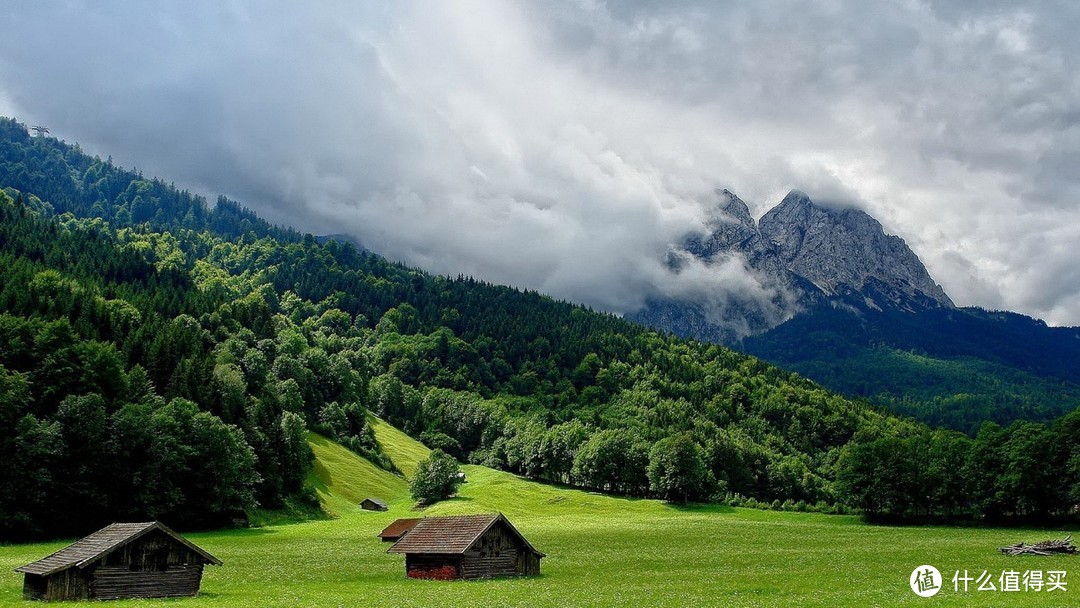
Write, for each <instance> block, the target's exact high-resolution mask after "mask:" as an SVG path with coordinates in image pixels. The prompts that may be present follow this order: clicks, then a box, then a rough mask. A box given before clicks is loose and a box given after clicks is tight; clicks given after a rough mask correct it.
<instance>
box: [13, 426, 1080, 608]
mask: <svg viewBox="0 0 1080 608" xmlns="http://www.w3.org/2000/svg"><path fill="white" fill-rule="evenodd" d="M376 435H377V437H378V440H379V442H380V444H381V445H382V446H383V448H384V449H385V450H386V451H387V453H388V454H390V455H391V456H392V457H393V458H394V462H395V464H396V466H397V467H398V468H399V469H401V470H402V471H406V472H409V471H412V470H415V466H416V462H417V461H418V460H419V459H420V458H422V457H423V456H424V455H426V453H427V450H426V448H424V446H422V445H420V444H418V443H416V442H414V441H412V440H411V439H409V438H408V437H407V436H405V435H403V434H401V433H400V432H398V431H397V430H395V429H393V428H392V427H390V426H388V425H385V424H383V423H377V427H376ZM310 441H311V445H312V448H313V449H314V451H315V454H316V456H317V459H318V461H317V466H316V469H315V471H314V472H313V477H314V479H313V480H314V481H315V482H316V485H317V488H318V491H319V495H320V497H321V499H322V500H323V501H324V504H325V505H326V506H327V508H328V510H330V511H331V512H332V513H333V514H334V515H335V516H336V517H335V518H334V519H328V520H321V521H310V522H305V523H299V524H289V525H278V526H269V527H265V528H259V529H249V530H231V531H224V532H210V533H197V534H190V535H188V536H189V538H191V539H192V540H194V541H195V542H196V543H198V544H199V545H201V546H202V547H204V548H205V549H207V550H208V551H210V552H211V553H213V554H214V555H216V556H217V557H219V558H220V559H221V560H222V561H224V563H225V565H224V566H222V567H220V568H215V567H208V568H207V573H206V576H205V577H204V580H203V591H202V594H201V595H200V596H199V597H198V598H193V599H187V598H185V599H178V600H149V601H148V600H139V601H118V602H110V603H109V604H108V605H109V606H117V607H118V608H119V607H126V606H140V607H150V606H171V607H174V608H175V607H178V606H183V607H191V608H197V607H201V606H221V607H231V606H241V607H242V606H260V607H261V606H282V607H298V606H386V607H396V606H417V607H421V606H422V607H436V606H448V607H454V606H478V607H479V606H484V607H487V608H490V607H494V606H530V607H538V606H679V607H692V606H778V607H779V606H783V607H788V606H828V607H830V608H831V607H836V606H906V605H910V606H917V605H931V604H932V605H935V606H1076V605H1080V557H1072V556H1060V557H1049V558H1006V557H1004V556H1001V555H999V554H998V553H997V551H996V547H998V546H1001V545H1005V544H1011V543H1014V542H1017V541H1020V540H1027V541H1036V540H1040V539H1043V538H1047V537H1051V536H1056V535H1060V534H1063V533H1064V532H1055V531H1044V530H1040V531H1031V530H1001V529H973V528H948V527H910V528H895V527H878V526H867V525H863V524H862V523H860V522H859V521H858V519H857V518H854V517H847V516H828V515H818V514H801V513H798V514H797V513H776V512H768V511H757V510H749V509H732V508H728V507H716V506H712V507H694V508H677V507H672V506H668V505H664V504H663V503H660V502H658V501H653V500H626V499H618V498H612V497H608V496H601V495H594V494H589V493H586V492H581V491H577V490H569V489H563V488H556V487H551V486H545V485H541V484H536V483H532V482H529V481H525V480H522V479H520V478H518V477H515V476H513V475H509V474H506V473H502V472H499V471H493V470H491V469H487V468H484V467H476V466H465V467H463V470H464V471H465V472H466V474H467V476H468V479H469V482H468V483H467V484H465V485H464V486H463V487H462V490H461V495H460V497H458V498H456V499H454V500H451V501H447V502H444V503H440V504H437V505H435V506H434V507H432V508H430V509H427V510H426V511H424V512H422V513H423V514H429V515H444V514H458V513H482V512H493V511H502V512H503V513H505V514H506V515H507V516H508V517H509V518H510V519H511V520H512V521H513V523H514V524H515V526H517V528H518V529H519V530H520V531H521V532H522V533H523V534H524V535H525V536H526V537H528V538H529V540H530V541H531V542H532V543H533V545H534V546H536V547H537V548H538V549H539V550H541V551H544V552H545V553H547V555H548V557H547V558H545V559H544V560H543V564H542V572H543V574H542V575H541V576H539V577H535V578H529V579H503V580H494V581H478V582H433V581H416V580H409V579H406V578H405V575H404V565H403V564H404V559H403V558H402V557H401V556H398V555H389V554H387V553H386V548H387V546H388V544H384V543H381V542H380V541H379V539H378V538H376V537H375V534H376V533H377V532H378V531H379V530H381V529H382V528H383V527H384V526H385V525H386V524H388V523H389V522H390V521H392V520H394V519H396V518H398V517H408V516H416V515H417V512H416V511H413V510H412V509H411V506H412V502H411V500H410V499H409V495H408V487H407V485H406V483H405V482H404V481H403V480H402V479H401V478H399V477H396V476H394V475H390V474H388V473H386V472H385V471H381V470H379V469H377V468H376V467H374V466H373V465H371V464H370V463H369V462H367V461H365V460H363V459H360V458H357V457H356V456H354V455H353V454H352V453H351V452H348V451H347V450H345V449H343V448H341V447H340V446H337V445H336V444H334V443H332V442H330V441H327V440H326V439H323V438H321V437H319V436H317V435H312V436H311V438H310ZM372 495H373V496H377V497H380V498H383V499H385V500H386V501H387V502H388V503H389V505H390V511H389V512H386V513H373V512H363V511H360V510H359V509H358V508H357V507H356V506H355V505H356V503H357V502H359V500H360V499H362V498H363V497H365V496H372ZM64 544H65V543H46V544H35V545H18V546H5V547H0V605H4V606H8V605H28V604H26V603H25V602H23V601H22V600H21V599H20V597H21V595H20V594H21V586H22V575H20V574H16V573H14V572H12V569H13V568H15V567H17V566H20V565H22V564H24V563H27V562H30V561H33V560H35V559H38V558H40V557H43V556H44V555H46V554H48V553H50V552H51V551H54V550H56V549H57V548H59V547H61V546H63V545H64ZM922 564H931V565H934V566H936V567H937V568H938V569H939V570H940V571H941V572H942V574H943V575H944V576H945V578H946V582H945V588H944V589H943V590H942V592H941V593H939V594H938V595H937V596H935V597H933V598H929V599H926V598H920V597H918V596H916V595H915V594H914V593H912V592H911V590H910V588H909V587H908V576H909V575H910V573H911V571H912V570H913V569H914V568H915V567H916V566H919V565H922ZM965 569H966V570H968V571H969V572H971V573H972V576H978V574H980V573H981V572H982V571H983V570H987V571H989V572H990V573H991V574H992V575H993V577H994V580H995V584H997V578H998V576H999V575H1000V574H1001V573H1002V571H1004V570H1009V569H1012V570H1016V571H1018V572H1019V573H1020V575H1021V576H1022V575H1023V573H1024V571H1025V570H1042V571H1049V570H1065V571H1067V572H1068V573H1069V574H1068V575H1067V577H1066V581H1067V583H1068V586H1069V589H1068V591H1066V592H1064V593H1062V592H1060V591H1055V592H1052V593H1048V592H1046V591H1043V592H1034V591H1031V592H1024V591H1020V592H1013V593H1005V592H1000V591H998V592H990V591H982V592H979V591H976V590H975V586H974V585H973V586H972V587H971V591H969V592H968V593H966V594H965V593H956V592H954V591H953V589H952V583H951V578H952V575H953V573H954V572H955V571H956V570H965ZM1074 576H1075V577H1076V580H1075V581H1074V580H1070V579H1072V577H1074ZM1074 585H1075V587H1074ZM1021 589H1022V587H1021Z"/></svg>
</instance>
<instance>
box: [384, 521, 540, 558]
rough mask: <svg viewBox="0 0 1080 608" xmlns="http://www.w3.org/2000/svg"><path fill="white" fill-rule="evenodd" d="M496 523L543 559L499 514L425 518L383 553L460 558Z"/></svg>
mask: <svg viewBox="0 0 1080 608" xmlns="http://www.w3.org/2000/svg"><path fill="white" fill-rule="evenodd" d="M498 522H502V523H504V524H505V525H506V527H507V528H509V529H510V531H511V532H512V533H513V534H514V535H516V536H517V537H518V538H520V539H521V542H522V543H524V544H525V546H526V547H528V548H529V549H530V550H531V551H533V552H534V553H537V554H539V555H540V556H541V557H544V554H543V553H541V552H539V551H537V550H536V549H535V548H533V546H532V545H531V544H529V541H528V540H526V539H525V537H524V536H522V535H521V533H520V532H518V531H517V528H515V527H514V526H513V524H511V523H510V522H509V521H508V520H507V519H506V517H504V516H503V514H502V513H495V514H492V515H454V516H445V517H425V518H423V519H421V520H420V521H419V522H417V524H416V525H415V526H413V529H412V530H410V531H409V533H408V534H406V535H405V536H403V537H402V538H401V540H399V541H397V542H396V543H394V544H393V546H391V547H390V548H389V549H387V550H386V552H387V553H435V554H439V555H460V554H462V553H465V552H466V551H468V549H469V547H471V546H472V544H473V543H475V542H476V540H477V539H478V538H480V537H481V536H483V535H484V533H485V532H487V531H488V530H489V529H490V528H491V527H492V526H494V525H495V524H496V523H498Z"/></svg>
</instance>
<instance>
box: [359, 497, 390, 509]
mask: <svg viewBox="0 0 1080 608" xmlns="http://www.w3.org/2000/svg"><path fill="white" fill-rule="evenodd" d="M360 508H361V509H363V510H365V511H386V510H387V509H388V508H389V507H387V506H386V503H385V502H383V501H381V500H379V499H378V498H365V499H364V500H361V501H360Z"/></svg>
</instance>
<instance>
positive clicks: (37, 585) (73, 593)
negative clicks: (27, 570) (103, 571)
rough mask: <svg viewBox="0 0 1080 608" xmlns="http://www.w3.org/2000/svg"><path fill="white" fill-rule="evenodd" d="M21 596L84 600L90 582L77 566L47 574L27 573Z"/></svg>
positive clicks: (32, 598) (87, 597) (88, 592)
mask: <svg viewBox="0 0 1080 608" xmlns="http://www.w3.org/2000/svg"><path fill="white" fill-rule="evenodd" d="M23 598H24V599H28V600H49V601H54V600H85V599H89V598H90V584H89V582H88V581H87V580H86V578H85V577H84V576H83V573H82V572H81V571H80V570H79V569H78V568H68V569H67V570H61V571H60V572H57V573H55V574H51V575H49V576H38V575H36V574H27V575H26V577H25V578H24V579H23Z"/></svg>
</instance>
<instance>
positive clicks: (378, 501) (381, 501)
mask: <svg viewBox="0 0 1080 608" xmlns="http://www.w3.org/2000/svg"><path fill="white" fill-rule="evenodd" d="M368 501H371V502H373V503H375V504H377V505H379V506H380V507H382V508H384V509H385V508H387V507H386V503H385V502H383V500H382V499H380V498H372V497H370V496H368V497H367V498H365V499H364V500H361V501H360V504H363V503H365V502H368Z"/></svg>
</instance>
